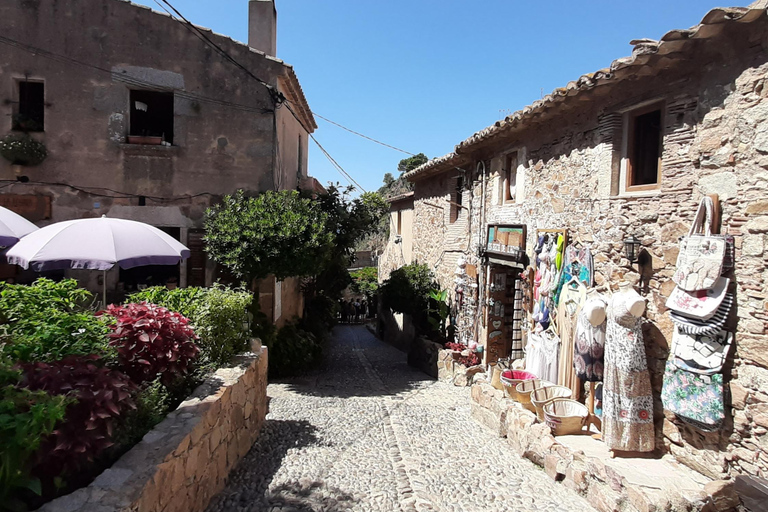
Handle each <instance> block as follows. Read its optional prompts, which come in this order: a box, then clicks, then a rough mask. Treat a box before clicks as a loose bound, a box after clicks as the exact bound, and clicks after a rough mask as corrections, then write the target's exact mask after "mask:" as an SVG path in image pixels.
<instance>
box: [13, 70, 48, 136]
mask: <svg viewBox="0 0 768 512" xmlns="http://www.w3.org/2000/svg"><path fill="white" fill-rule="evenodd" d="M18 91H19V98H18V99H19V101H18V103H17V107H16V112H14V114H13V129H14V130H21V131H25V132H42V131H44V130H45V84H43V82H30V81H27V80H24V81H20V82H18Z"/></svg>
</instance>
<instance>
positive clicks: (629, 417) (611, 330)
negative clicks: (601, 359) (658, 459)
mask: <svg viewBox="0 0 768 512" xmlns="http://www.w3.org/2000/svg"><path fill="white" fill-rule="evenodd" d="M633 295H634V292H630V293H617V294H615V295H614V296H613V299H612V301H611V304H610V305H609V306H608V320H607V329H606V338H605V375H604V380H603V429H602V430H603V441H605V444H607V445H608V448H610V449H611V450H622V451H635V452H651V451H653V450H654V429H653V396H652V392H651V379H650V376H649V375H648V363H647V361H646V358H645V345H644V344H643V332H642V330H641V328H640V323H641V320H640V319H639V318H636V317H635V316H633V315H632V314H631V313H630V312H629V307H628V302H629V301H630V300H632V298H633Z"/></svg>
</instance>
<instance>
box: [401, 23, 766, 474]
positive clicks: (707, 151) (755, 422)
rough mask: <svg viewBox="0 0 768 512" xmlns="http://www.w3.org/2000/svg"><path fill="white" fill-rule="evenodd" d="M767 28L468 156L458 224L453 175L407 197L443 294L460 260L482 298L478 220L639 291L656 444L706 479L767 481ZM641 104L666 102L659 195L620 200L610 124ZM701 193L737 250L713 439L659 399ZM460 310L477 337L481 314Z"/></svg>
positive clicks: (615, 136)
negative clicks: (683, 249)
mask: <svg viewBox="0 0 768 512" xmlns="http://www.w3.org/2000/svg"><path fill="white" fill-rule="evenodd" d="M766 25H768V23H766V21H765V19H763V20H762V21H761V22H756V23H754V24H753V25H752V26H750V27H731V26H728V27H725V28H723V35H722V41H723V42H722V44H718V45H710V46H702V47H701V48H700V52H699V53H698V54H697V59H695V60H691V61H686V62H684V63H679V64H677V65H675V66H667V67H664V68H661V69H658V70H654V72H653V73H648V74H647V75H643V76H640V75H638V76H637V77H635V79H634V80H631V81H622V82H618V83H617V84H615V85H611V86H609V87H608V86H605V87H603V88H597V89H596V90H595V91H593V92H588V93H584V94H585V95H586V96H584V97H582V98H581V99H582V101H579V102H572V104H571V105H569V106H568V107H567V108H565V107H563V108H561V109H560V110H557V111H555V112H554V113H551V114H550V115H549V117H546V118H543V119H541V120H538V121H536V122H531V123H528V124H527V125H525V126H521V127H520V128H519V129H517V130H515V131H511V132H509V133H508V134H506V135H504V136H503V137H497V138H496V139H493V140H492V141H491V142H488V143H487V144H486V145H485V146H483V147H479V148H478V149H476V151H475V152H474V153H473V154H472V155H471V158H472V159H473V161H474V162H481V161H482V162H486V170H487V172H486V176H485V178H486V179H485V187H483V175H482V174H480V173H477V172H473V173H470V174H471V176H472V182H471V185H470V186H469V187H468V190H467V191H466V192H465V194H467V195H468V197H467V198H466V199H465V201H464V204H468V205H471V206H470V210H469V211H468V215H467V217H466V218H467V222H466V224H459V223H455V224H449V223H448V220H447V219H448V217H447V210H448V208H447V207H446V206H445V205H446V204H447V202H448V200H449V197H450V192H451V188H450V176H452V175H454V174H455V173H456V169H455V168H451V169H445V170H444V172H442V173H441V174H439V175H436V176H432V177H429V178H426V179H423V180H419V179H418V178H417V181H416V187H415V194H416V195H415V197H416V200H415V206H414V208H415V212H416V213H415V220H414V238H415V239H414V256H415V259H418V260H419V261H421V262H425V263H429V264H430V265H432V266H433V268H435V269H436V272H437V273H438V277H439V280H440V282H441V284H443V286H445V287H448V288H449V289H453V288H454V286H453V281H454V273H455V270H456V265H455V264H456V261H457V259H458V257H459V256H464V257H465V258H466V260H467V261H468V262H469V263H470V264H475V265H478V274H479V275H478V280H477V283H478V285H479V288H480V289H481V290H482V289H483V286H484V284H483V267H482V261H481V260H480V258H479V257H478V252H479V250H480V249H481V240H482V239H483V238H484V236H485V233H486V230H487V225H488V224H523V225H526V226H527V229H528V240H527V245H528V252H529V254H530V252H531V251H530V248H531V247H532V246H533V244H534V243H535V237H536V230H537V229H540V228H541V229H544V228H565V229H567V230H568V233H569V238H570V239H571V240H573V241H579V242H581V243H583V244H585V245H588V246H590V247H591V248H592V252H593V254H594V257H595V268H596V284H597V285H598V286H599V287H601V288H602V289H604V290H607V289H615V288H616V285H617V284H618V282H619V281H621V280H625V279H626V280H630V281H632V282H636V283H638V289H639V291H640V292H641V293H642V294H643V295H644V296H645V297H646V298H647V299H648V307H647V312H646V315H645V316H646V320H647V321H646V322H645V323H644V326H643V332H644V339H645V343H646V352H647V355H648V363H649V368H650V371H651V376H652V383H653V387H654V391H655V395H656V404H655V421H656V427H657V446H659V447H661V448H662V449H663V450H665V451H669V452H671V453H672V454H674V455H675V456H676V457H677V458H678V459H679V460H681V461H683V462H685V463H686V464H688V465H690V466H692V467H694V468H695V469H697V470H699V471H701V472H703V473H705V474H707V475H709V476H711V477H713V478H719V477H722V476H725V475H730V474H735V473H749V474H755V475H762V476H766V475H768V436H767V435H766V434H767V433H768V394H766V393H765V389H766V384H768V356H766V354H768V336H766V334H767V330H766V329H767V327H768V291H767V288H768V266H767V265H766V252H765V251H766V244H767V243H768V240H767V238H766V237H767V236H768V235H767V233H768V199H767V197H768V196H767V195H766V190H768V171H767V170H766V169H768V87H766V80H767V79H768V64H767V63H766V62H767V61H768V52H766V48H765V47H763V46H762V45H761V44H755V40H756V38H757V37H758V34H759V33H760V32H761V31H764V30H766ZM715 62H728V63H729V65H728V66H721V65H716V64H714V63H715ZM587 100H589V101H587ZM650 100H653V101H662V102H663V103H664V105H665V107H664V112H665V113H666V116H665V118H664V120H663V121H664V141H663V156H662V179H661V188H660V189H659V190H656V191H650V192H647V193H644V194H641V195H637V194H632V195H628V194H624V193H620V192H619V191H620V190H621V187H620V186H619V185H620V180H621V165H620V164H621V160H622V140H623V137H624V134H623V130H624V129H623V127H622V124H621V122H619V120H620V119H621V116H622V114H623V112H626V111H627V109H631V108H632V107H633V106H634V105H638V104H642V103H643V102H648V101H650ZM509 151H518V154H519V155H522V162H521V163H522V170H523V172H522V173H519V175H518V179H519V180H523V182H524V187H523V188H524V196H523V197H518V199H517V201H515V202H512V203H502V202H501V201H500V200H499V195H500V194H499V186H500V185H499V184H500V180H501V170H502V166H503V162H504V159H505V155H506V154H507V153H508V152H509ZM469 157H470V156H469V155H468V156H467V158H469ZM463 167H464V168H466V169H468V170H469V169H474V168H475V167H474V164H467V165H464V166H463ZM483 189H485V194H483ZM705 194H719V198H720V201H721V205H722V210H723V211H722V229H723V232H728V233H731V234H733V235H735V237H736V248H737V249H736V261H737V263H736V269H735V272H734V274H733V278H734V280H735V281H736V286H737V290H736V291H737V299H738V325H736V326H734V328H735V329H736V331H737V336H736V350H735V354H733V355H732V357H731V358H730V360H729V363H728V365H727V367H726V370H725V373H726V381H727V382H729V385H728V387H729V388H730V391H731V395H732V397H731V399H730V400H729V403H728V404H727V405H729V406H730V407H728V408H727V410H728V413H727V416H728V418H727V419H726V424H725V426H724V428H723V429H722V430H721V431H720V432H718V433H713V434H705V433H702V432H699V431H697V430H695V429H692V428H690V427H687V426H685V425H684V424H681V423H679V422H678V421H677V420H675V418H674V417H673V416H671V415H669V414H667V415H666V416H665V414H664V411H663V409H662V406H661V402H660V400H659V393H660V390H661V385H662V376H663V369H664V363H665V361H666V359H667V357H668V356H669V347H670V344H671V335H672V329H673V324H672V323H671V321H670V320H669V317H668V315H667V314H666V308H665V306H664V304H665V301H666V299H667V297H668V295H669V293H670V292H671V290H672V289H673V288H674V283H673V282H672V280H671V277H672V275H673V273H674V268H675V263H676V259H677V255H678V237H679V236H680V235H682V234H684V233H686V232H687V230H688V228H689V226H690V223H691V220H692V218H693V215H694V213H695V210H696V207H697V205H698V203H699V200H700V199H701V197H702V196H703V195H705ZM433 204H437V205H443V208H434V207H433V206H432V205H433ZM630 235H635V236H637V237H638V238H640V239H641V240H642V243H643V249H644V254H643V257H642V258H641V261H640V264H639V265H638V264H634V265H633V264H631V263H630V262H629V261H628V260H627V259H626V258H625V257H624V253H623V251H624V246H623V243H622V241H623V240H624V239H625V238H627V237H628V236H630ZM467 314H468V316H470V317H471V319H472V320H473V323H474V325H475V326H476V332H475V337H476V339H478V341H482V340H483V339H484V337H485V336H484V335H485V331H484V328H483V319H482V314H478V313H477V312H476V311H471V312H469V313H467Z"/></svg>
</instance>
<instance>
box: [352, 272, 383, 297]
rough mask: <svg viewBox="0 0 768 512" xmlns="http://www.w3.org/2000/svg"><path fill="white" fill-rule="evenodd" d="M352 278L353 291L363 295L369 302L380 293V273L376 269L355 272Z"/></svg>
mask: <svg viewBox="0 0 768 512" xmlns="http://www.w3.org/2000/svg"><path fill="white" fill-rule="evenodd" d="M350 275H351V276H352V290H353V291H354V292H355V293H362V294H363V295H365V296H366V297H367V298H368V300H371V299H372V298H373V296H374V295H376V294H377V293H378V291H379V272H378V270H377V269H376V267H365V268H361V269H358V270H355V271H354V272H350Z"/></svg>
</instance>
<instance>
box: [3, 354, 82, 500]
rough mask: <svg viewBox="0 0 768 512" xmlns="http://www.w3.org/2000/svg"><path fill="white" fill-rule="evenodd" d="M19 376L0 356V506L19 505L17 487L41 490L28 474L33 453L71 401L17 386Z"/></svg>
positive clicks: (36, 491) (33, 490) (29, 473)
mask: <svg viewBox="0 0 768 512" xmlns="http://www.w3.org/2000/svg"><path fill="white" fill-rule="evenodd" d="M19 378H20V373H19V372H18V371H15V370H13V369H11V363H10V361H9V360H8V359H6V358H3V359H2V360H0V510H12V509H13V508H16V507H17V506H19V505H20V503H18V502H17V500H15V499H14V498H13V494H14V493H15V492H17V491H18V490H20V489H27V490H30V491H32V492H34V493H35V494H37V495H39V494H41V485H40V480H38V479H36V478H33V477H32V476H31V470H32V466H33V465H34V456H35V453H36V452H37V450H38V449H39V448H40V445H41V443H42V441H43V440H44V439H45V438H46V437H47V436H48V435H50V434H51V433H53V431H54V428H55V426H56V423H57V422H59V421H60V420H61V419H63V418H64V414H65V410H66V407H67V405H68V404H69V403H70V402H71V399H68V398H66V397H64V396H61V395H49V394H48V393H45V392H43V391H30V390H28V389H24V388H20V387H18V381H19Z"/></svg>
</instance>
